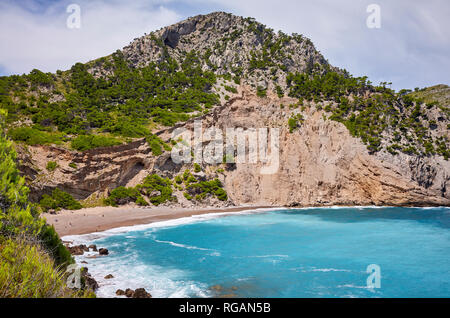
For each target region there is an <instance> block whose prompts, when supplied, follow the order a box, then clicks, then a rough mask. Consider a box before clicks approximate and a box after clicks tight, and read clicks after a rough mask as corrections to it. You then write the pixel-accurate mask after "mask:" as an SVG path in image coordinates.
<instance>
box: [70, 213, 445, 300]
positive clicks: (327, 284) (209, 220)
mask: <svg viewBox="0 0 450 318" xmlns="http://www.w3.org/2000/svg"><path fill="white" fill-rule="evenodd" d="M178 223H181V224H178V225H174V224H173V223H171V222H168V223H162V224H156V225H154V226H153V227H140V228H139V227H137V228H135V229H136V230H131V231H128V232H124V233H120V232H119V233H105V234H103V235H101V236H100V237H99V238H97V239H95V240H93V241H92V240H91V238H92V237H90V238H89V237H88V239H89V240H90V241H92V242H93V243H95V244H97V245H98V246H100V247H102V246H104V247H107V248H108V249H109V250H110V255H109V256H108V257H102V258H97V259H87V258H84V259H85V260H86V261H87V262H88V263H89V264H88V265H87V266H88V268H89V271H90V272H92V273H93V275H94V277H96V278H98V279H99V280H100V283H101V286H102V287H101V288H100V291H99V295H100V296H113V295H114V292H115V290H116V289H117V288H128V287H132V288H137V287H144V288H146V289H148V290H150V291H151V292H152V294H153V295H154V296H155V297H212V296H218V295H231V296H236V297H450V209H449V208H428V209H419V208H318V209H312V208H311V209H300V210H278V211H266V212H262V213H257V214H239V215H231V216H226V217H215V218H213V217H206V219H202V218H194V219H190V220H182V221H179V222H178ZM78 260H81V258H79V259H78ZM370 264H376V265H378V266H379V267H380V271H381V279H380V282H381V285H380V288H368V287H367V282H366V281H367V277H368V276H369V274H368V273H367V272H366V269H367V266H368V265H370ZM110 273H112V274H113V275H114V276H115V278H114V279H113V280H108V281H106V280H102V277H103V276H105V275H106V274H110ZM216 285H220V287H217V286H216ZM212 286H216V287H215V288H213V289H211V287H212Z"/></svg>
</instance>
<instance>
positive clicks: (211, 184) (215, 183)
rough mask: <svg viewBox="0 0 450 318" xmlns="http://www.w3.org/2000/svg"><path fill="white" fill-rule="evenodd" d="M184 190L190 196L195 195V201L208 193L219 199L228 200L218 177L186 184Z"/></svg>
mask: <svg viewBox="0 0 450 318" xmlns="http://www.w3.org/2000/svg"><path fill="white" fill-rule="evenodd" d="M186 190H187V193H188V194H189V195H190V196H191V197H192V196H195V199H196V200H197V201H201V200H203V199H204V198H205V197H206V196H207V195H208V194H210V195H214V196H216V197H217V198H218V199H219V200H221V201H226V200H228V195H227V193H226V191H225V190H224V189H223V185H222V182H220V180H219V179H214V180H210V181H200V182H197V183H192V184H188V185H187V186H186Z"/></svg>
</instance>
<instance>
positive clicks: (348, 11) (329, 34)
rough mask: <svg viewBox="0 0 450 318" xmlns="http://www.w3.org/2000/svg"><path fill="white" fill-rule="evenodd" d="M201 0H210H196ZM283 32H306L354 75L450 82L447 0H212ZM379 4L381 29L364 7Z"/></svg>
mask: <svg viewBox="0 0 450 318" xmlns="http://www.w3.org/2000/svg"><path fill="white" fill-rule="evenodd" d="M196 2H197V3H198V4H199V5H200V4H201V3H206V2H208V3H210V2H211V1H204V0H196ZM213 2H214V3H216V4H217V5H219V6H221V7H223V8H225V10H227V11H231V12H233V13H235V14H239V15H243V16H252V17H255V18H256V19H257V20H258V21H260V22H262V23H264V24H267V25H268V26H270V27H272V28H274V29H276V30H279V29H281V30H283V31H284V32H288V33H292V32H296V33H301V34H304V35H306V36H308V37H309V38H310V39H311V40H312V41H313V43H314V44H315V45H316V47H317V48H318V49H319V50H320V51H321V52H322V53H323V54H324V56H325V58H327V59H329V61H330V62H331V63H332V64H333V65H336V66H339V67H343V68H346V69H347V70H349V71H350V72H351V73H353V74H355V75H360V76H361V75H369V78H370V79H371V80H372V81H374V82H376V83H377V82H379V81H392V82H393V84H394V85H393V87H395V88H403V87H409V88H414V87H415V86H420V87H422V86H425V85H433V84H437V83H445V84H450V83H449V82H450V81H449V78H450V77H449V75H448V74H449V73H450V19H448V17H449V16H450V3H449V2H448V1H447V0H429V1H409V0H395V1H393V0H363V1H355V0H315V1H309V0H277V1H261V0H246V1H242V0H213ZM371 3H376V4H379V5H380V6H381V18H382V27H381V29H368V28H367V26H366V19H367V16H368V13H367V12H366V8H367V6H368V5H369V4H371Z"/></svg>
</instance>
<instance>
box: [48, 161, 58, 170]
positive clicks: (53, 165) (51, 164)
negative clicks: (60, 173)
mask: <svg viewBox="0 0 450 318" xmlns="http://www.w3.org/2000/svg"><path fill="white" fill-rule="evenodd" d="M57 167H58V164H57V163H56V162H54V161H49V162H47V166H46V169H47V170H48V171H50V172H52V171H55V169H56V168H57Z"/></svg>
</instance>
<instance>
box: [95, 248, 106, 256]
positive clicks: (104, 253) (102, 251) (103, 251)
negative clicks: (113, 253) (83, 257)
mask: <svg viewBox="0 0 450 318" xmlns="http://www.w3.org/2000/svg"><path fill="white" fill-rule="evenodd" d="M98 253H99V254H100V255H108V254H109V251H108V249H106V248H101V249H99V250H98Z"/></svg>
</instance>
